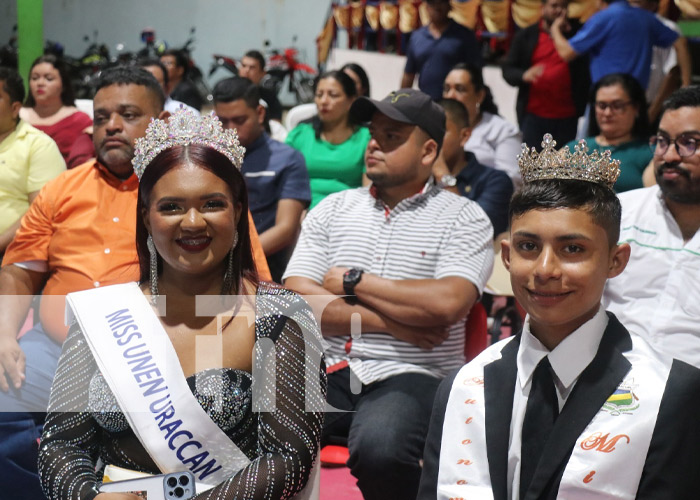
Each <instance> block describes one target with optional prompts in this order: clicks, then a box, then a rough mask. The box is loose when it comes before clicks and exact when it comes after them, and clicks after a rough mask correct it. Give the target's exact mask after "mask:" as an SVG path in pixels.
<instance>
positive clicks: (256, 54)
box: [243, 50, 265, 71]
mask: <svg viewBox="0 0 700 500" xmlns="http://www.w3.org/2000/svg"><path fill="white" fill-rule="evenodd" d="M243 57H250V58H251V59H255V60H256V61H258V64H259V65H260V69H261V70H263V71H265V56H263V55H262V52H260V51H259V50H249V51H248V52H246V53H245V55H244V56H243Z"/></svg>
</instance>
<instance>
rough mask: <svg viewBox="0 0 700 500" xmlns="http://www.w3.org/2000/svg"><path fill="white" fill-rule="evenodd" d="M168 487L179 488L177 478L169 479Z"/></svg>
mask: <svg viewBox="0 0 700 500" xmlns="http://www.w3.org/2000/svg"><path fill="white" fill-rule="evenodd" d="M168 486H170V487H171V488H174V487H175V486H177V478H175V477H169V478H168Z"/></svg>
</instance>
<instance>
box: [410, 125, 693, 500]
mask: <svg viewBox="0 0 700 500" xmlns="http://www.w3.org/2000/svg"><path fill="white" fill-rule="evenodd" d="M555 144H556V143H555V142H554V141H553V140H552V138H551V136H549V135H546V136H545V141H544V143H543V147H544V149H543V151H542V153H541V154H537V153H535V152H534V151H533V152H532V153H531V152H528V151H527V150H525V149H524V150H523V154H522V155H520V157H519V163H520V170H521V173H522V177H523V181H524V185H523V187H522V188H521V189H520V190H519V191H518V192H517V193H516V194H515V195H514V197H513V199H512V200H511V205H510V211H509V218H510V238H509V240H507V241H505V242H504V243H503V246H502V256H503V262H504V264H505V266H506V268H507V269H508V270H509V271H510V274H511V283H512V285H513V292H514V294H515V296H516V298H517V299H518V301H519V302H520V304H521V305H522V306H523V308H524V309H525V310H526V311H527V317H526V319H525V324H524V326H523V329H522V331H521V332H520V333H519V334H518V335H516V336H514V337H510V338H508V339H505V340H503V341H501V342H499V343H497V344H495V345H493V346H491V347H489V348H488V349H486V350H485V351H484V352H483V353H481V354H480V355H479V356H478V357H477V358H475V359H474V360H473V361H472V362H470V363H469V364H467V365H465V366H464V367H462V369H460V370H459V371H458V372H457V373H456V374H455V375H453V376H452V377H448V378H447V379H445V381H444V382H443V383H442V384H441V386H440V388H439V389H438V393H437V395H436V399H435V405H434V408H433V415H432V420H431V424H430V430H429V434H428V439H427V442H426V448H425V453H424V468H423V475H422V478H421V486H420V492H419V495H418V498H419V499H421V500H423V499H435V498H438V499H449V498H469V499H496V500H501V499H503V500H505V499H509V500H517V499H521V500H522V499H528V500H534V499H554V498H566V499H572V498H596V499H605V498H610V499H612V498H616V499H618V498H674V499H686V498H687V499H690V498H697V489H696V487H695V485H694V481H695V478H697V477H698V474H700V456H699V455H698V453H697V443H698V442H700V370H698V369H697V368H694V367H692V366H690V365H688V364H686V363H684V362H681V361H678V360H675V359H673V358H671V357H669V356H666V355H663V354H659V353H657V352H655V351H654V350H652V349H651V348H650V347H649V345H648V344H647V343H646V342H645V341H644V340H643V339H641V338H639V337H637V336H633V335H630V333H629V332H628V331H627V330H626V329H625V327H624V326H623V325H622V324H620V322H619V321H618V320H617V318H616V317H615V316H614V315H613V314H611V313H609V312H606V311H605V310H604V309H603V308H602V307H601V305H600V299H601V295H602V293H603V287H604V285H605V282H606V281H607V280H608V279H609V278H612V277H615V276H617V275H619V274H620V273H622V272H623V271H624V269H625V265H626V264H627V260H628V259H629V255H630V249H629V246H628V245H627V244H626V243H622V244H618V243H617V242H618V237H619V231H620V212H621V208H620V202H619V201H618V199H617V197H616V196H615V193H614V192H613V190H612V185H613V184H614V182H615V180H616V179H617V176H618V175H619V165H618V162H616V161H613V160H610V157H609V155H607V154H604V155H600V156H599V155H598V154H597V153H593V154H592V155H590V156H589V155H587V154H586V149H585V144H581V145H580V146H578V147H577V150H579V151H577V152H576V153H575V154H571V153H569V152H568V150H565V152H564V153H561V154H560V153H558V152H556V151H555V149H554V146H555Z"/></svg>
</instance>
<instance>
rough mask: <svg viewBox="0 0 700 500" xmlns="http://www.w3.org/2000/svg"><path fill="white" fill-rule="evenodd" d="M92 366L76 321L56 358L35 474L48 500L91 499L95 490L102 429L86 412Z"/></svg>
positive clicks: (88, 350) (94, 368) (95, 492)
mask: <svg viewBox="0 0 700 500" xmlns="http://www.w3.org/2000/svg"><path fill="white" fill-rule="evenodd" d="M96 370H97V366H96V364H95V360H94V358H93V356H92V353H91V352H90V347H89V346H88V344H87V342H86V340H85V337H84V336H83V333H82V332H81V331H80V329H79V328H78V326H77V324H74V325H73V326H72V327H71V329H70V331H69V333H68V338H67V339H66V341H65V342H64V344H63V352H62V353H61V357H60V359H59V361H58V368H57V370H56V376H55V378H54V383H53V386H52V388H51V399H50V400H49V409H48V414H47V416H46V422H45V424H44V432H43V435H42V437H41V446H40V448H39V476H40V477H41V485H42V487H43V488H44V492H45V493H46V495H47V497H48V498H49V499H50V500H74V499H75V500H92V498H94V497H95V496H96V495H97V490H96V489H95V486H96V484H97V476H96V474H95V463H96V462H97V456H98V453H99V437H100V433H99V430H98V426H97V424H96V423H95V421H94V420H93V418H92V416H91V414H90V413H89V412H87V411H86V410H87V401H88V390H89V385H90V380H91V379H92V376H93V375H94V373H95V371H96Z"/></svg>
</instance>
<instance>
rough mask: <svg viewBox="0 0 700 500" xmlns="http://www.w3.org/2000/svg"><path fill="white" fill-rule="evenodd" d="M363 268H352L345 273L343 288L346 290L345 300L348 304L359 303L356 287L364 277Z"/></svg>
mask: <svg viewBox="0 0 700 500" xmlns="http://www.w3.org/2000/svg"><path fill="white" fill-rule="evenodd" d="M362 273H364V271H363V270H362V269H357V268H352V269H348V270H347V271H345V274H343V290H345V295H346V297H345V301H346V302H347V303H348V304H357V302H358V301H357V297H356V296H355V287H356V286H357V284H358V283H359V282H360V280H361V279H362Z"/></svg>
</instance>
